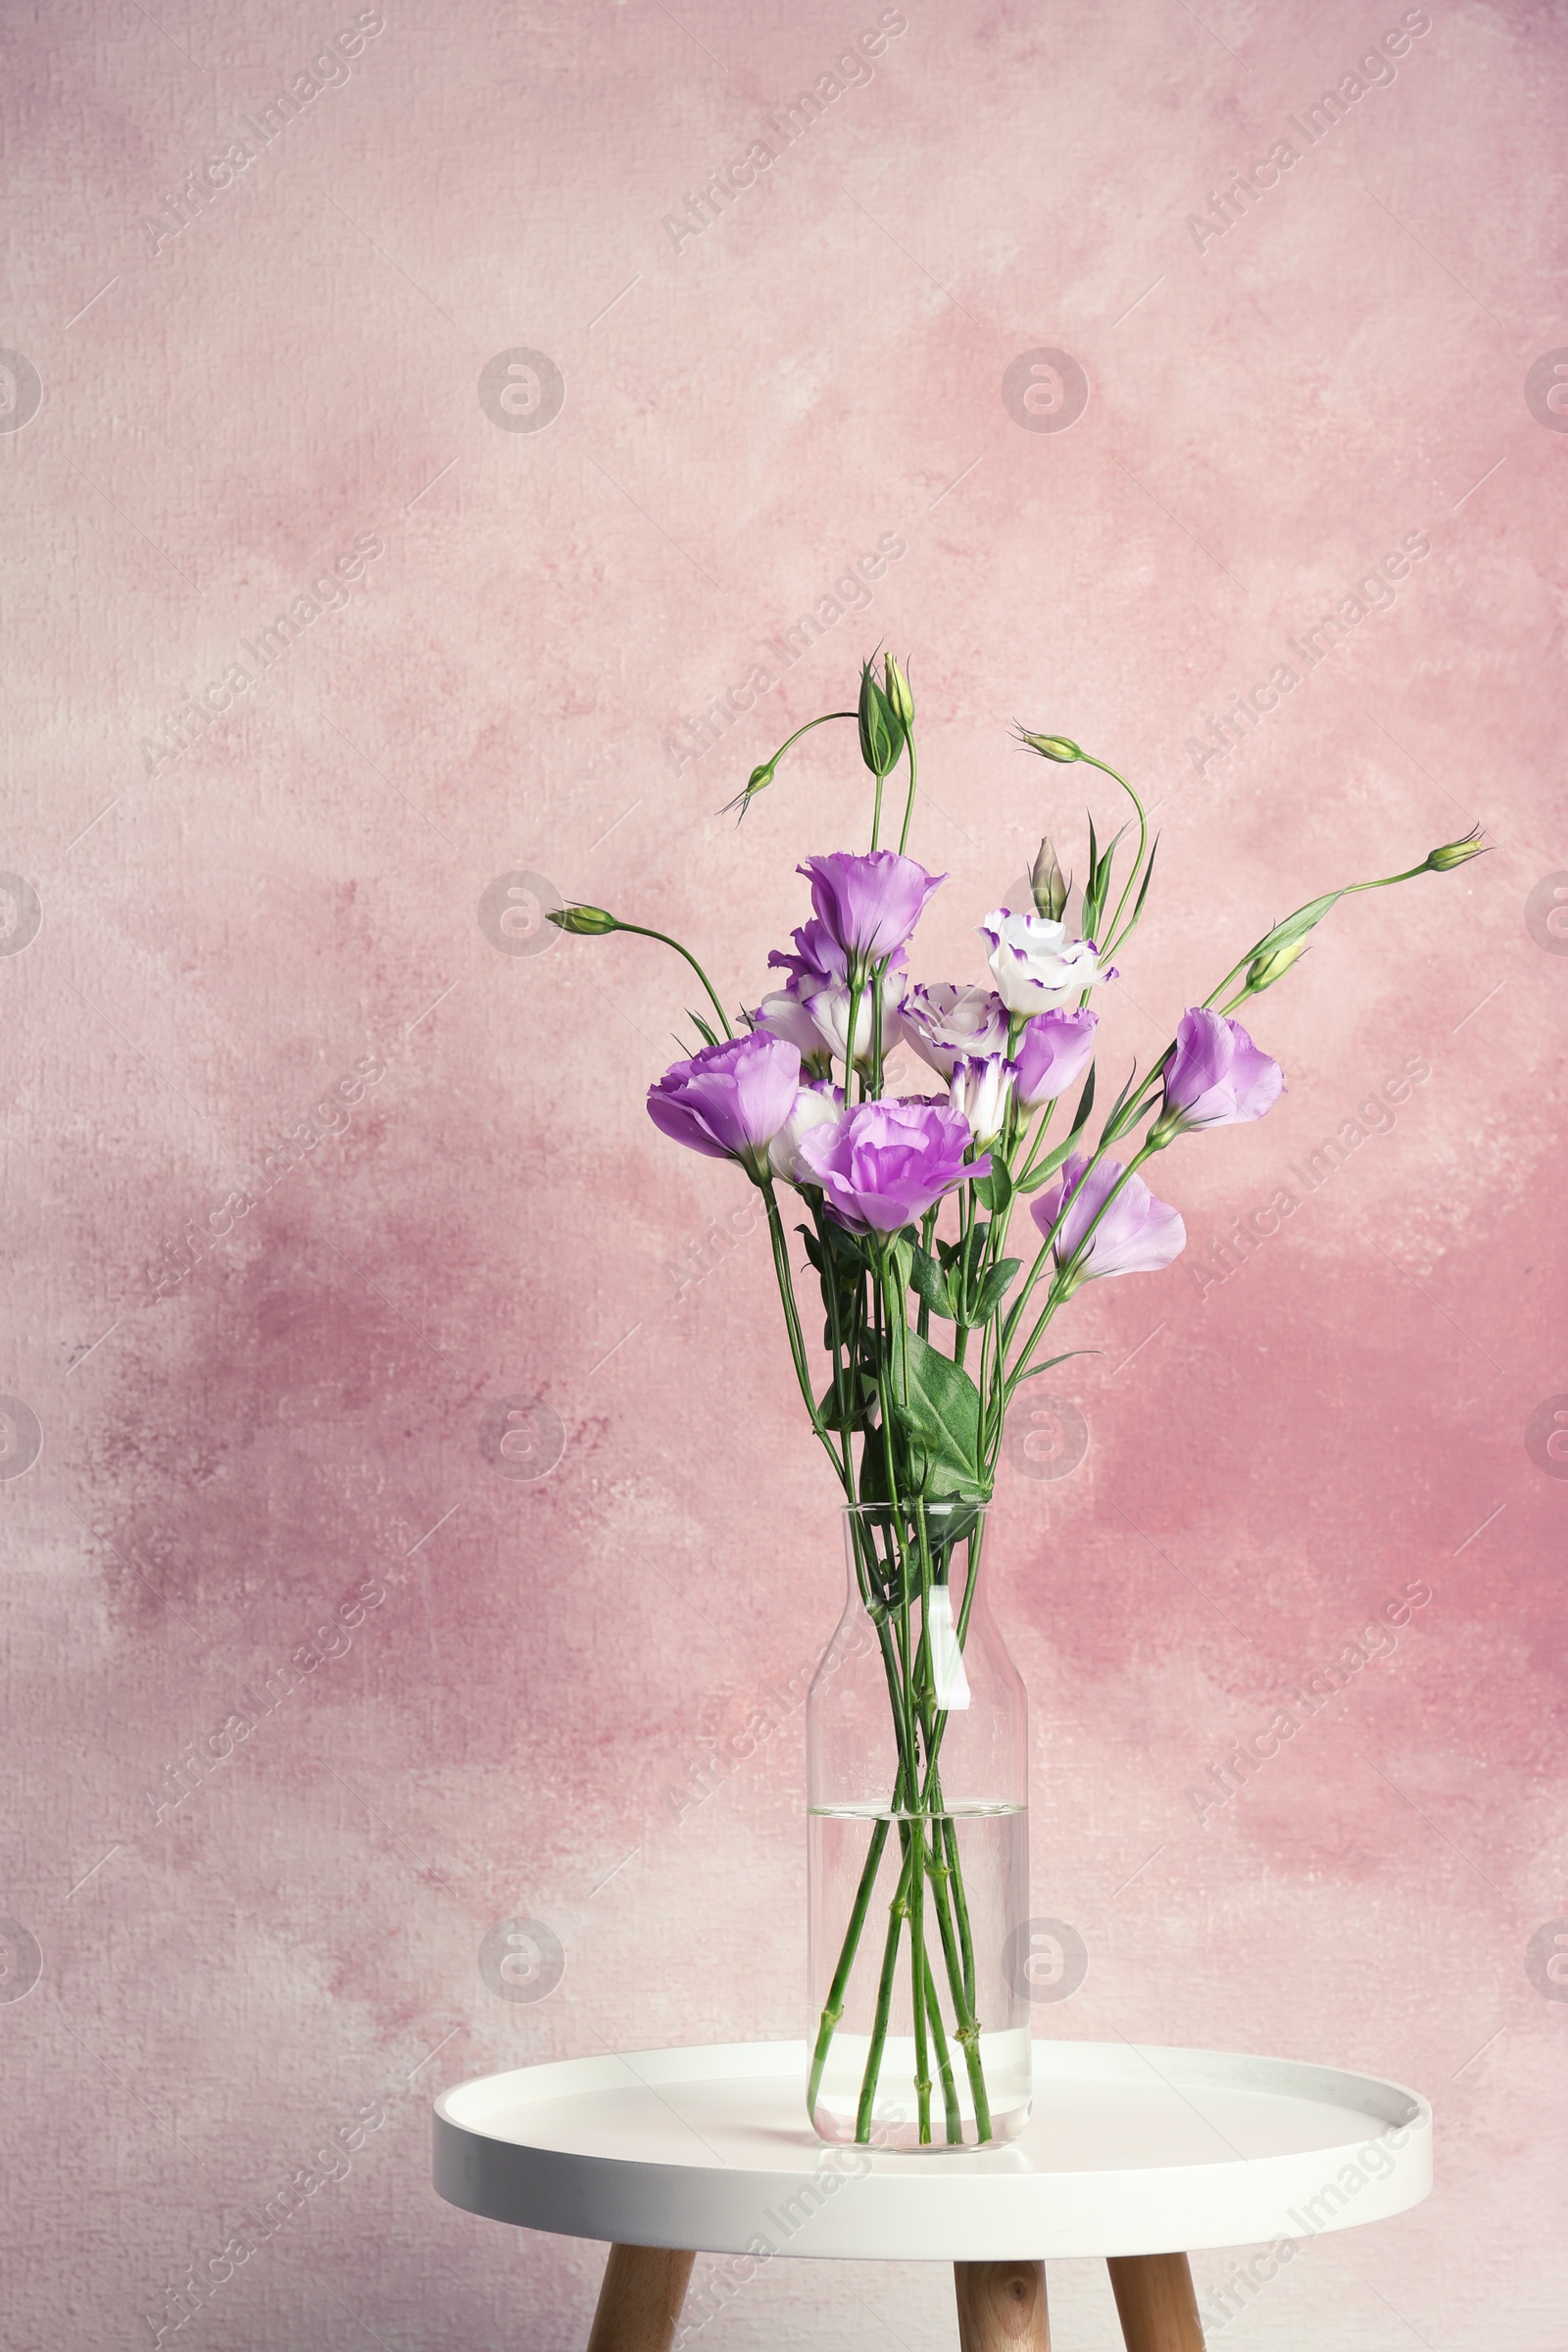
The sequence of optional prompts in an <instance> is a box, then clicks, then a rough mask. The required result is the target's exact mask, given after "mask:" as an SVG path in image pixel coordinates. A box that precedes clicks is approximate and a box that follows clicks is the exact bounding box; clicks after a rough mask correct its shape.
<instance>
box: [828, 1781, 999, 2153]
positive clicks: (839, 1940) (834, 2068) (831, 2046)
mask: <svg viewBox="0 0 1568 2352" xmlns="http://www.w3.org/2000/svg"><path fill="white" fill-rule="evenodd" d="M918 1829H919V1834H921V1835H922V1836H923V1839H924V1843H925V1848H926V1851H927V1854H928V1856H929V1857H930V1861H929V1863H928V1868H927V1872H926V1875H925V1879H924V1884H923V1891H922V1907H923V1914H924V1916H923V1923H922V1924H923V1931H924V1933H923V1938H922V1943H923V1950H924V1953H925V1967H926V1974H927V1983H928V1989H927V1993H926V1999H925V2002H924V2008H925V2012H926V2036H925V2039H926V2074H927V2077H928V2081H929V2086H930V2087H929V2091H928V2093H927V2095H926V2096H925V2097H924V2098H922V2096H921V2092H920V2086H919V2082H918V2079H917V2056H916V2052H917V2045H916V2041H915V2034H914V2003H913V1996H912V1978H913V1965H912V1964H913V1957H914V1954H913V1946H912V1942H911V1934H910V1920H909V1916H908V1893H909V1887H910V1881H911V1877H912V1872H911V1867H910V1864H911V1856H912V1851H913V1839H914V1837H915V1835H916V1824H915V1822H914V1820H913V1819H912V1818H911V1817H910V1816H909V1815H907V1814H900V1813H897V1812H894V1811H891V1810H887V1809H879V1808H877V1807H875V1806H869V1805H865V1806H858V1805H857V1806H825V1807H814V1808H813V1809H812V1811H811V1813H810V1815H809V1827H808V1836H809V1844H810V1872H809V1881H810V1887H811V1922H810V1931H811V1932H810V1951H811V2042H812V2045H813V2047H814V2046H815V2045H816V2040H817V2035H818V2033H819V2030H820V2020H821V2017H822V2013H823V2011H824V2009H826V2008H828V2007H829V2006H830V2005H831V2001H832V1993H833V1980H834V1977H835V1974H836V1972H837V1970H838V1969H839V1967H840V1965H841V1960H842V1954H843V1951H844V1948H845V1942H846V1938H847V1937H848V1936H849V1935H850V1933H851V1931H852V1927H853V1921H854V1915H855V1910H856V1904H857V1898H858V1894H859V1892H860V1889H861V1887H862V1881H863V1879H864V1874H865V1872H866V1868H867V1865H868V1862H869V1860H870V1857H871V1853H872V1847H873V1844H874V1843H879V1844H880V1849H881V1850H880V1858H879V1861H878V1863H877V1867H876V1871H875V1875H874V1877H873V1879H872V1881H871V1886H870V1893H869V1899H868V1901H867V1903H866V1908H865V1914H864V1923H863V1926H862V1928H861V1930H860V1934H859V1937H858V1943H857V1945H856V1949H855V1956H854V1960H853V1963H852V1965H851V1968H850V1972H849V1976H848V1979H847V1981H846V1983H845V1985H844V1989H843V1994H842V2014H841V2015H840V2017H839V2020H838V2023H837V2025H836V2026H835V2027H834V2029H833V2033H832V2038H831V2040H830V2041H829V2042H828V2045H827V2052H826V2057H825V2061H824V2062H823V2065H822V2071H821V2076H820V2080H819V2082H818V2083H817V2085H816V2092H815V2097H814V2100H813V2101H812V2104H811V2123H812V2127H813V2129H814V2130H815V2131H817V2132H818V2133H819V2134H820V2136H821V2137H822V2138H824V2139H828V2140H834V2141H841V2142H845V2143H850V2142H858V2143H860V2144H861V2145H865V2144H869V2145H871V2146H874V2147H882V2148H892V2149H897V2150H911V2151H918V2150H924V2149H930V2150H939V2149H942V2148H947V2147H974V2146H975V2145H976V2144H978V2143H980V2142H985V2143H987V2144H992V2143H996V2142H1000V2141H1003V2140H1007V2139H1012V2138H1015V2137H1016V2136H1017V2134H1018V2132H1019V2131H1022V2129H1023V2127H1024V2124H1025V2123H1026V2122H1027V2120H1028V2115H1029V2102H1030V2092H1031V2082H1030V2061H1029V2014H1028V2008H1029V2005H1028V2000H1027V1997H1026V1988H1025V1987H1024V1986H1023V1985H1021V1984H1020V1983H1018V1982H1015V1981H1012V1980H1013V1978H1014V1976H1015V1969H1014V1966H1013V1955H1014V1953H1015V1950H1016V1937H1015V1936H1014V1931H1015V1930H1016V1929H1017V1928H1018V1927H1019V1926H1020V1923H1021V1922H1022V1921H1023V1920H1024V1918H1025V1916H1026V1914H1027V1911H1028V1887H1029V1816H1028V1810H1027V1808H1026V1807H1025V1806H1023V1805H985V1804H965V1805H962V1806H958V1805H955V1806H954V1807H952V1808H951V1809H949V1810H944V1811H942V1812H940V1813H935V1814H926V1815H924V1816H921V1817H920V1820H919V1825H918ZM895 1905H898V1906H899V1913H898V1918H897V1921H896V1922H895V1918H894V1907H895ZM890 1955H891V1957H890ZM884 2004H885V2008H884ZM933 2011H934V2012H935V2015H934V2016H933ZM879 2013H881V2014H880V2025H879ZM975 2028H977V2029H978V2033H977V2034H975V2033H974V2031H973V2029H975ZM944 2061H945V2064H944Z"/></svg>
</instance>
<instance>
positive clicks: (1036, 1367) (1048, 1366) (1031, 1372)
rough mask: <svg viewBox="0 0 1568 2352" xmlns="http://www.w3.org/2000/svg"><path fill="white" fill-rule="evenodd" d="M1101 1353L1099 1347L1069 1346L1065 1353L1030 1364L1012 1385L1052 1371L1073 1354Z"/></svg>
mask: <svg viewBox="0 0 1568 2352" xmlns="http://www.w3.org/2000/svg"><path fill="white" fill-rule="evenodd" d="M1103 1353H1104V1350H1103V1348H1068V1350H1067V1352H1066V1354H1065V1355H1054V1356H1052V1357H1051V1359H1050V1361H1049V1362H1047V1363H1044V1364H1031V1365H1030V1367H1029V1369H1028V1371H1027V1372H1020V1373H1018V1374H1017V1375H1016V1376H1015V1378H1014V1380H1013V1382H1012V1386H1013V1387H1014V1388H1017V1387H1018V1386H1019V1385H1020V1383H1022V1382H1023V1381H1026V1380H1033V1379H1034V1378H1035V1376H1036V1375H1037V1374H1038V1373H1041V1372H1054V1370H1055V1369H1056V1366H1057V1365H1058V1364H1065V1363H1070V1362H1071V1360H1072V1358H1073V1357H1074V1356H1075V1355H1103Z"/></svg>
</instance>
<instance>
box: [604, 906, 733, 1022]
mask: <svg viewBox="0 0 1568 2352" xmlns="http://www.w3.org/2000/svg"><path fill="white" fill-rule="evenodd" d="M615 929H616V930H617V931H630V932H631V933H632V934H633V936H634V937H635V938H637V939H657V940H659V941H660V942H661V943H662V945H663V946H664V947H666V948H673V949H674V951H675V953H676V955H677V956H685V958H686V961H687V962H688V963H689V964H690V965H691V967H692V970H693V971H694V972H695V973H696V974H697V977H698V979H699V980H700V981H701V982H702V984H703V986H704V987H705V988H706V989H707V991H708V1002H709V1003H710V1005H711V1006H712V1007H713V1010H714V1011H715V1012H716V1013H717V1015H718V1019H719V1026H720V1028H721V1029H722V1030H723V1032H724V1035H725V1036H726V1037H730V1038H732V1037H733V1036H734V1035H735V1032H734V1030H733V1029H732V1028H731V1027H730V1025H729V1015H728V1013H727V1012H726V1011H725V1010H724V1007H723V1005H721V1004H720V1003H719V1001H718V995H717V992H716V990H715V989H714V987H713V983H712V982H711V980H710V978H709V977H708V974H707V973H706V972H705V971H704V969H703V967H702V965H701V964H700V963H699V962H698V960H697V958H696V956H694V955H693V954H692V952H691V950H690V948H683V947H682V946H681V944H680V941H679V940H678V939H671V938H670V936H669V933H668V932H667V931H650V930H649V929H648V928H647V926H646V925H645V924H643V923H621V922H617V923H616V925H615Z"/></svg>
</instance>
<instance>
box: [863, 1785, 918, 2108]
mask: <svg viewBox="0 0 1568 2352" xmlns="http://www.w3.org/2000/svg"><path fill="white" fill-rule="evenodd" d="M899 1833H900V1837H901V1838H902V1840H903V1843H904V1868H903V1870H902V1871H901V1872H900V1873H899V1884H898V1887H897V1889H896V1891H895V1893H894V1897H893V1900H892V1902H891V1903H890V1904H889V1905H888V1932H887V1940H886V1941H885V1942H884V1944H883V1946H882V1973H881V1975H880V1976H879V1978H878V1979H877V1988H876V2015H875V2017H874V2018H873V2020H872V2023H871V2043H870V2047H869V2049H868V2050H867V2051H866V2054H865V2072H864V2074H863V2075H862V2076H861V2078H860V2100H859V2105H858V2107H857V2109H856V2111H855V2136H856V2138H857V2139H858V2140H861V2141H869V2139H870V2137H871V2113H872V2109H873V2108H874V2106H875V2104H876V2085H877V2078H878V2077H879V2076H880V2074H881V2072H882V2052H883V2050H884V2048H885V2047H886V2045H887V2038H888V2013H889V2011H890V2010H891V2008H892V2006H893V1974H894V1970H895V1969H896V1968H897V1966H898V1960H899V1938H900V1936H902V1934H903V1932H904V1923H905V1921H906V1919H907V1917H908V1915H909V1878H910V1875H911V1869H912V1864H913V1855H912V1853H911V1851H910V1847H909V1838H908V1831H907V1827H906V1825H905V1824H904V1823H903V1822H901V1823H900V1824H899Z"/></svg>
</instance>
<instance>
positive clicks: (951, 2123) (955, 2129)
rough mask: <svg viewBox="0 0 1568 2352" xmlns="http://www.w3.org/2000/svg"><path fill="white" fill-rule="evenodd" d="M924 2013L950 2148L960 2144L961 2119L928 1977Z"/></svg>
mask: <svg viewBox="0 0 1568 2352" xmlns="http://www.w3.org/2000/svg"><path fill="white" fill-rule="evenodd" d="M925 1998H926V2009H927V2013H928V2015H929V2017H930V2020H931V2046H932V2048H933V2049H934V2050H935V2052H936V2060H937V2075H938V2077H939V2079H940V2081H941V2083H942V2113H943V2121H944V2125H945V2128H946V2131H947V2134H948V2145H949V2146H950V2147H955V2148H956V2147H960V2146H961V2145H962V2142H963V2117H962V2115H961V2114H960V2113H959V2111H958V2085H957V2083H956V2081H955V2079H954V2073H953V2059H952V2057H951V2055H950V2054H949V2050H948V2037H947V2035H946V2034H945V2033H944V2032H943V2030H942V2004H941V2002H940V2001H939V2000H938V1999H937V1988H936V1985H935V1983H934V1982H933V1980H932V1978H931V1977H930V1975H929V1974H928V1975H927V1977H926V1981H925Z"/></svg>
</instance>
